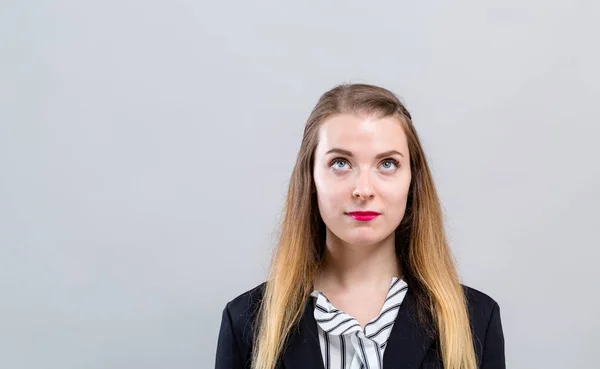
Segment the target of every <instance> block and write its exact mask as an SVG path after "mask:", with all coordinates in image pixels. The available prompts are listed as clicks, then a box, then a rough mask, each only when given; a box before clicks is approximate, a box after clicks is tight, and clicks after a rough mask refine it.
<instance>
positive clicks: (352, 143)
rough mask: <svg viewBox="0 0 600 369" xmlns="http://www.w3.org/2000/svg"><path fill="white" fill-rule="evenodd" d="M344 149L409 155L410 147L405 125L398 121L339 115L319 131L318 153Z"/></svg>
mask: <svg viewBox="0 0 600 369" xmlns="http://www.w3.org/2000/svg"><path fill="white" fill-rule="evenodd" d="M333 147H335V148H340V149H346V150H350V151H364V150H373V151H377V152H379V151H387V150H393V149H395V150H398V151H400V152H402V153H404V154H405V155H407V154H408V143H407V139H406V134H405V133H404V128H403V127H402V123H401V122H400V121H399V120H398V118H396V117H384V118H374V117H362V116H357V115H350V114H340V115H335V116H333V117H331V118H329V119H327V120H326V121H325V122H323V124H321V127H320V128H319V143H318V145H317V152H319V151H322V150H325V151H326V150H329V149H331V148H333Z"/></svg>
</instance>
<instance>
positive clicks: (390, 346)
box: [383, 288, 434, 369]
mask: <svg viewBox="0 0 600 369" xmlns="http://www.w3.org/2000/svg"><path fill="white" fill-rule="evenodd" d="M426 328H430V327H423V326H422V324H420V323H419V321H418V317H417V305H416V301H415V300H414V297H413V295H412V293H411V290H410V288H409V289H408V291H407V293H406V296H405V297H404V301H403V302H402V305H400V309H399V311H398V316H397V317H396V320H395V322H394V326H393V327H392V331H391V332H390V337H389V338H388V341H387V344H386V345H387V347H386V349H385V352H384V354H383V368H384V369H415V368H419V367H420V365H421V362H422V361H423V359H424V358H425V355H426V354H427V350H429V347H430V346H431V344H432V343H433V339H434V337H432V336H431V335H429V334H427V329H426Z"/></svg>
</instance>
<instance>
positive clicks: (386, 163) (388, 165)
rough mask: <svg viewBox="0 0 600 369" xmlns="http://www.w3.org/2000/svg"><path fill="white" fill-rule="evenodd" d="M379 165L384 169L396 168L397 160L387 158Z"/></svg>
mask: <svg viewBox="0 0 600 369" xmlns="http://www.w3.org/2000/svg"><path fill="white" fill-rule="evenodd" d="M381 167H382V168H383V169H384V170H386V171H389V170H393V169H396V168H398V162H397V161H396V160H394V159H387V160H384V161H383V162H382V163H381Z"/></svg>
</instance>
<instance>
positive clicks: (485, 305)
mask: <svg viewBox="0 0 600 369" xmlns="http://www.w3.org/2000/svg"><path fill="white" fill-rule="evenodd" d="M462 287H463V290H464V292H465V296H466V298H467V305H468V306H469V307H470V308H472V309H477V310H484V311H490V312H491V311H492V310H493V309H494V308H496V307H497V306H498V303H497V302H496V300H495V299H493V298H492V297H491V296H490V295H488V294H487V293H485V292H482V291H480V290H477V289H475V288H473V287H470V286H467V285H464V284H463V285H462Z"/></svg>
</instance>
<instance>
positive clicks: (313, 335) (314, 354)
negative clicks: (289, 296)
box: [282, 298, 325, 369]
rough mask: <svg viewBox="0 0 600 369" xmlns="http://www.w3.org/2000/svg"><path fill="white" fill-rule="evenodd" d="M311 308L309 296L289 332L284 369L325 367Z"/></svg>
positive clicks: (318, 368) (312, 305) (284, 356)
mask: <svg viewBox="0 0 600 369" xmlns="http://www.w3.org/2000/svg"><path fill="white" fill-rule="evenodd" d="M313 310H314V302H313V300H312V299H311V298H309V301H308V302H307V303H306V306H305V307H304V313H303V314H302V317H301V318H300V322H299V324H298V325H297V327H296V328H295V329H293V330H292V332H290V336H289V338H288V343H287V344H286V348H285V350H284V352H283V355H282V356H283V367H284V368H285V369H325V368H324V365H323V357H322V354H321V346H320V345H319V336H318V331H317V322H316V321H315V317H314V315H313Z"/></svg>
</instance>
